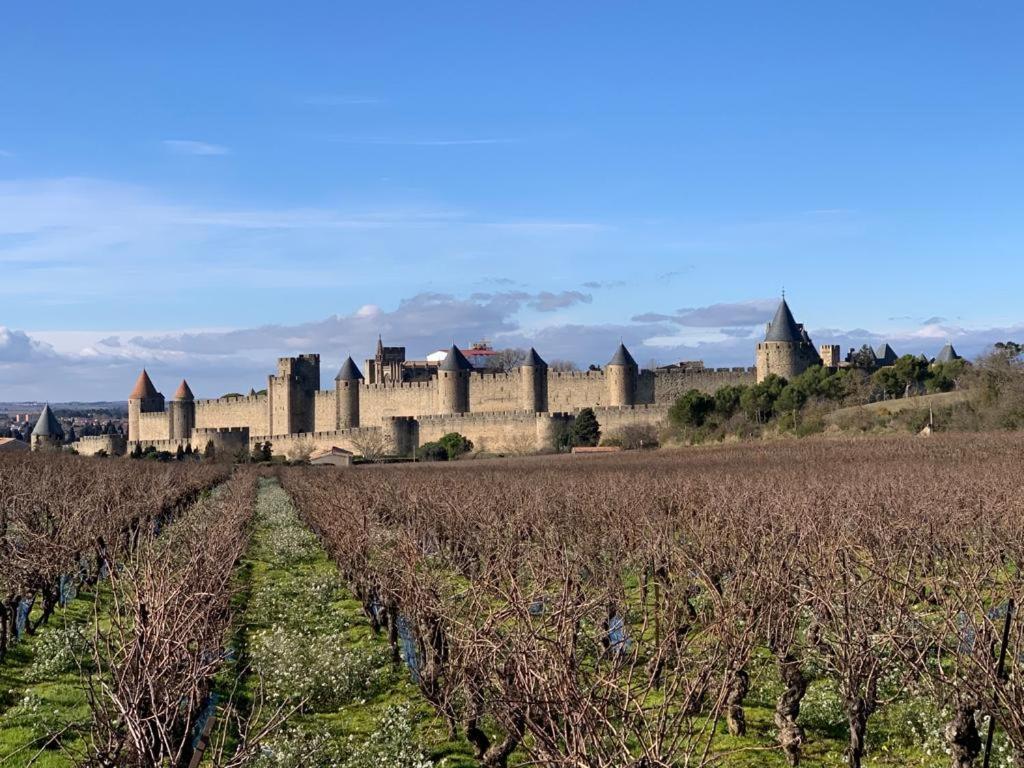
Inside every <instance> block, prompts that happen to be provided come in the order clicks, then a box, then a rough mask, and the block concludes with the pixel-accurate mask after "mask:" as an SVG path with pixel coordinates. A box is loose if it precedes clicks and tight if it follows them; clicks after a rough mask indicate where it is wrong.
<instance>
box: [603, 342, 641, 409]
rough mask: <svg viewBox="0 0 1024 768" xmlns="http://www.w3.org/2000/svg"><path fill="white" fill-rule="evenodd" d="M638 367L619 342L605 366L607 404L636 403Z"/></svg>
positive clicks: (624, 346) (623, 345)
mask: <svg viewBox="0 0 1024 768" xmlns="http://www.w3.org/2000/svg"><path fill="white" fill-rule="evenodd" d="M639 375H640V368H639V366H637V364H636V360H634V359H633V356H632V355H631V354H629V350H628V349H626V345H625V344H621V343H620V344H619V348H618V349H616V350H615V354H614V355H612V359H611V360H609V361H608V365H606V366H605V377H606V378H607V380H608V405H612V406H621V405H636V384H637V378H638V377H639Z"/></svg>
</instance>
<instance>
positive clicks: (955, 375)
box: [924, 360, 967, 392]
mask: <svg viewBox="0 0 1024 768" xmlns="http://www.w3.org/2000/svg"><path fill="white" fill-rule="evenodd" d="M966 367H967V364H966V363H965V362H964V361H963V360H950V361H949V362H948V363H933V364H932V367H931V368H930V369H929V370H928V378H927V379H926V380H925V383H924V385H925V387H926V388H927V390H928V391H929V392H950V391H952V390H954V389H956V386H957V380H958V379H959V378H960V377H961V376H962V375H963V373H964V369H965V368H966Z"/></svg>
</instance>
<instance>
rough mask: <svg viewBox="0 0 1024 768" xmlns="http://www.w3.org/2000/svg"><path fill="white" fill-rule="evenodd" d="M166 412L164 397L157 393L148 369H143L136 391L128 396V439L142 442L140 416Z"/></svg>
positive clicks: (136, 383) (136, 384)
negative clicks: (147, 371)
mask: <svg viewBox="0 0 1024 768" xmlns="http://www.w3.org/2000/svg"><path fill="white" fill-rule="evenodd" d="M163 410H164V396H163V395H161V394H160V393H159V392H157V391H156V387H154V386H153V382H152V380H151V379H150V378H149V374H148V373H146V369H145V368H143V369H142V373H140V374H139V378H138V380H137V381H136V382H135V389H133V390H132V393H131V394H130V395H128V439H129V440H141V439H142V432H141V431H140V429H139V416H140V415H141V414H143V413H160V412H162V411H163Z"/></svg>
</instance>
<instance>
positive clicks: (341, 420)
mask: <svg viewBox="0 0 1024 768" xmlns="http://www.w3.org/2000/svg"><path fill="white" fill-rule="evenodd" d="M362 379H363V374H362V373H361V372H360V371H359V368H357V367H356V364H355V362H354V361H353V360H352V358H351V357H348V358H345V362H344V363H342V365H341V370H339V371H338V375H337V376H335V377H334V388H335V408H336V418H335V422H336V424H337V429H349V428H350V427H358V426H359V387H360V386H361V382H362Z"/></svg>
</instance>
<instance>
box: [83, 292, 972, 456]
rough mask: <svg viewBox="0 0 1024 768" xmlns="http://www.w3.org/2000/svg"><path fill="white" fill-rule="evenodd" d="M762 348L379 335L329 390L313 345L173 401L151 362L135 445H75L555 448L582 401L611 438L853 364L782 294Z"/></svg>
mask: <svg viewBox="0 0 1024 768" xmlns="http://www.w3.org/2000/svg"><path fill="white" fill-rule="evenodd" d="M950 349H951V348H950ZM880 352H881V354H882V355H883V357H885V358H888V357H889V356H890V355H891V356H892V360H888V359H886V360H883V359H882V358H879V364H890V363H891V362H893V361H894V360H895V353H893V352H892V350H891V348H890V347H889V346H888V345H885V346H884V351H883V350H880ZM470 354H471V356H472V350H470ZM953 354H955V353H953ZM755 356H756V366H755V367H753V368H717V369H707V368H704V366H703V364H701V363H681V364H678V365H672V366H666V367H662V368H658V369H656V370H644V371H641V370H639V367H638V366H637V364H636V361H635V360H634V359H633V357H632V355H630V353H629V350H627V349H626V347H625V346H623V345H622V344H620V345H619V347H618V349H617V350H615V352H614V354H613V355H612V357H611V359H610V360H609V361H608V363H607V365H605V366H604V368H603V370H590V371H585V372H577V371H572V372H561V371H552V370H550V369H549V368H548V366H547V364H546V363H545V362H544V360H543V359H542V358H541V357H540V355H538V354H537V352H536V351H535V350H533V349H531V350H530V351H529V354H528V355H527V356H526V358H525V359H524V360H523V362H522V364H521V365H520V366H519V367H518V368H517V369H516V370H514V371H511V372H507V373H506V372H500V373H497V372H491V371H487V370H481V369H478V368H476V367H474V365H473V364H472V363H471V362H470V361H469V360H468V359H467V357H466V355H465V354H464V353H463V351H462V350H460V349H458V348H457V347H456V346H455V345H452V347H451V349H449V350H448V351H447V354H443V355H440V358H443V359H435V360H426V361H409V360H406V358H405V348H404V347H385V346H383V344H382V343H381V342H378V345H377V352H376V355H375V356H374V357H373V358H370V359H368V360H366V362H365V365H364V369H365V370H366V373H367V375H366V376H364V375H363V373H362V371H360V370H359V368H358V366H357V365H356V364H355V362H354V361H353V360H352V358H351V357H350V358H348V359H347V360H345V362H344V364H343V365H342V366H341V369H340V370H339V371H338V374H337V375H336V376H335V377H334V386H333V387H332V388H330V389H321V376H320V356H319V355H316V354H306V355H299V356H298V357H283V358H281V359H279V360H278V361H277V371H276V372H275V373H272V374H270V375H269V376H268V377H267V387H266V390H264V391H262V392H255V391H253V390H250V392H249V394H248V395H238V396H227V397H221V398H218V399H216V400H196V399H195V398H194V397H193V394H192V391H191V389H190V388H189V386H188V383H187V382H185V381H182V382H181V385H180V386H179V387H178V389H177V391H176V392H175V393H174V397H173V399H171V401H170V402H169V403H168V402H167V401H166V400H165V398H164V396H163V395H162V394H161V393H160V392H158V391H157V389H156V387H155V386H154V385H153V382H152V381H151V380H150V377H149V375H148V374H147V373H146V371H143V372H142V373H141V374H140V375H139V378H138V381H137V382H136V384H135V388H134V389H133V390H132V392H131V394H130V395H129V396H128V439H127V445H121V446H117V445H113V444H110V445H108V443H109V442H110V438H107V437H106V436H99V437H95V438H83V439H82V440H80V441H79V442H78V443H76V444H75V445H76V447H77V448H78V450H79V452H80V453H86V454H92V453H97V452H99V451H100V450H103V451H105V452H107V453H109V454H113V453H123V452H124V451H125V450H129V451H130V450H132V449H133V448H136V447H138V448H141V449H143V450H144V449H146V448H148V447H149V446H152V447H154V448H156V449H157V450H166V451H171V452H173V451H176V450H177V449H178V447H179V446H180V447H182V449H185V448H186V447H188V446H191V447H192V449H193V450H197V451H202V450H204V449H205V447H206V446H207V445H208V444H212V445H213V447H214V449H215V450H216V451H217V452H227V453H237V452H239V451H241V450H243V449H252V448H253V447H255V446H256V445H258V444H260V445H262V444H264V443H266V442H270V443H271V450H272V452H273V453H274V454H276V455H288V454H289V452H291V451H293V450H297V449H300V448H304V449H306V450H312V451H317V450H331V449H332V448H341V449H343V450H347V451H351V452H352V453H355V454H364V453H365V452H366V448H367V446H370V445H373V446H377V448H376V450H378V451H380V450H385V451H387V452H389V453H393V454H398V455H408V454H410V453H412V452H413V451H415V449H416V448H417V447H418V446H419V445H421V444H422V443H425V442H428V441H433V440H437V439H438V438H440V437H442V436H443V435H445V434H447V433H449V432H458V433H460V434H462V435H464V436H465V437H467V438H469V439H470V440H472V441H473V444H474V446H476V448H477V449H479V450H486V451H495V452H528V451H534V450H544V449H547V448H551V447H552V446H553V444H554V442H555V440H556V437H557V435H558V434H559V433H560V431H561V430H562V429H563V428H564V427H565V425H567V424H568V423H569V422H571V421H572V419H573V418H574V416H575V414H576V413H578V412H579V411H580V410H581V409H583V408H593V410H594V412H595V414H596V416H597V420H598V422H599V424H600V426H601V430H602V433H603V434H605V435H610V434H614V433H615V432H616V431H617V430H621V429H622V428H624V427H627V426H630V425H649V426H659V425H660V424H661V423H662V422H663V421H664V419H665V417H666V414H667V411H668V408H669V407H670V406H671V405H672V403H673V402H674V401H675V400H676V398H677V397H679V395H681V394H682V393H684V392H686V391H687V390H689V389H698V390H701V391H704V392H709V393H713V392H714V391H716V390H717V389H719V388H720V387H722V386H725V385H727V384H753V383H755V381H757V382H759V381H762V380H764V379H765V378H766V377H767V376H768V375H770V374H776V375H779V376H782V377H784V378H786V379H791V378H793V377H794V376H797V375H799V374H800V373H802V372H803V371H805V370H806V369H807V368H809V367H810V366H812V365H821V364H823V365H826V366H830V367H838V366H841V365H843V364H844V363H842V362H840V360H839V347H838V346H834V345H823V346H822V347H821V348H820V349H815V347H814V345H813V343H812V342H811V339H810V338H809V336H808V334H807V331H806V330H805V329H804V327H803V325H801V324H799V323H797V322H796V321H795V320H794V318H793V314H792V312H791V311H790V309H789V306H788V304H787V303H786V300H785V298H783V299H782V301H781V302H780V304H779V307H778V310H777V311H776V313H775V317H774V318H773V319H772V321H771V322H770V323H769V324H768V326H767V328H766V332H765V338H764V341H762V342H760V343H758V344H757V348H756V355H755Z"/></svg>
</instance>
